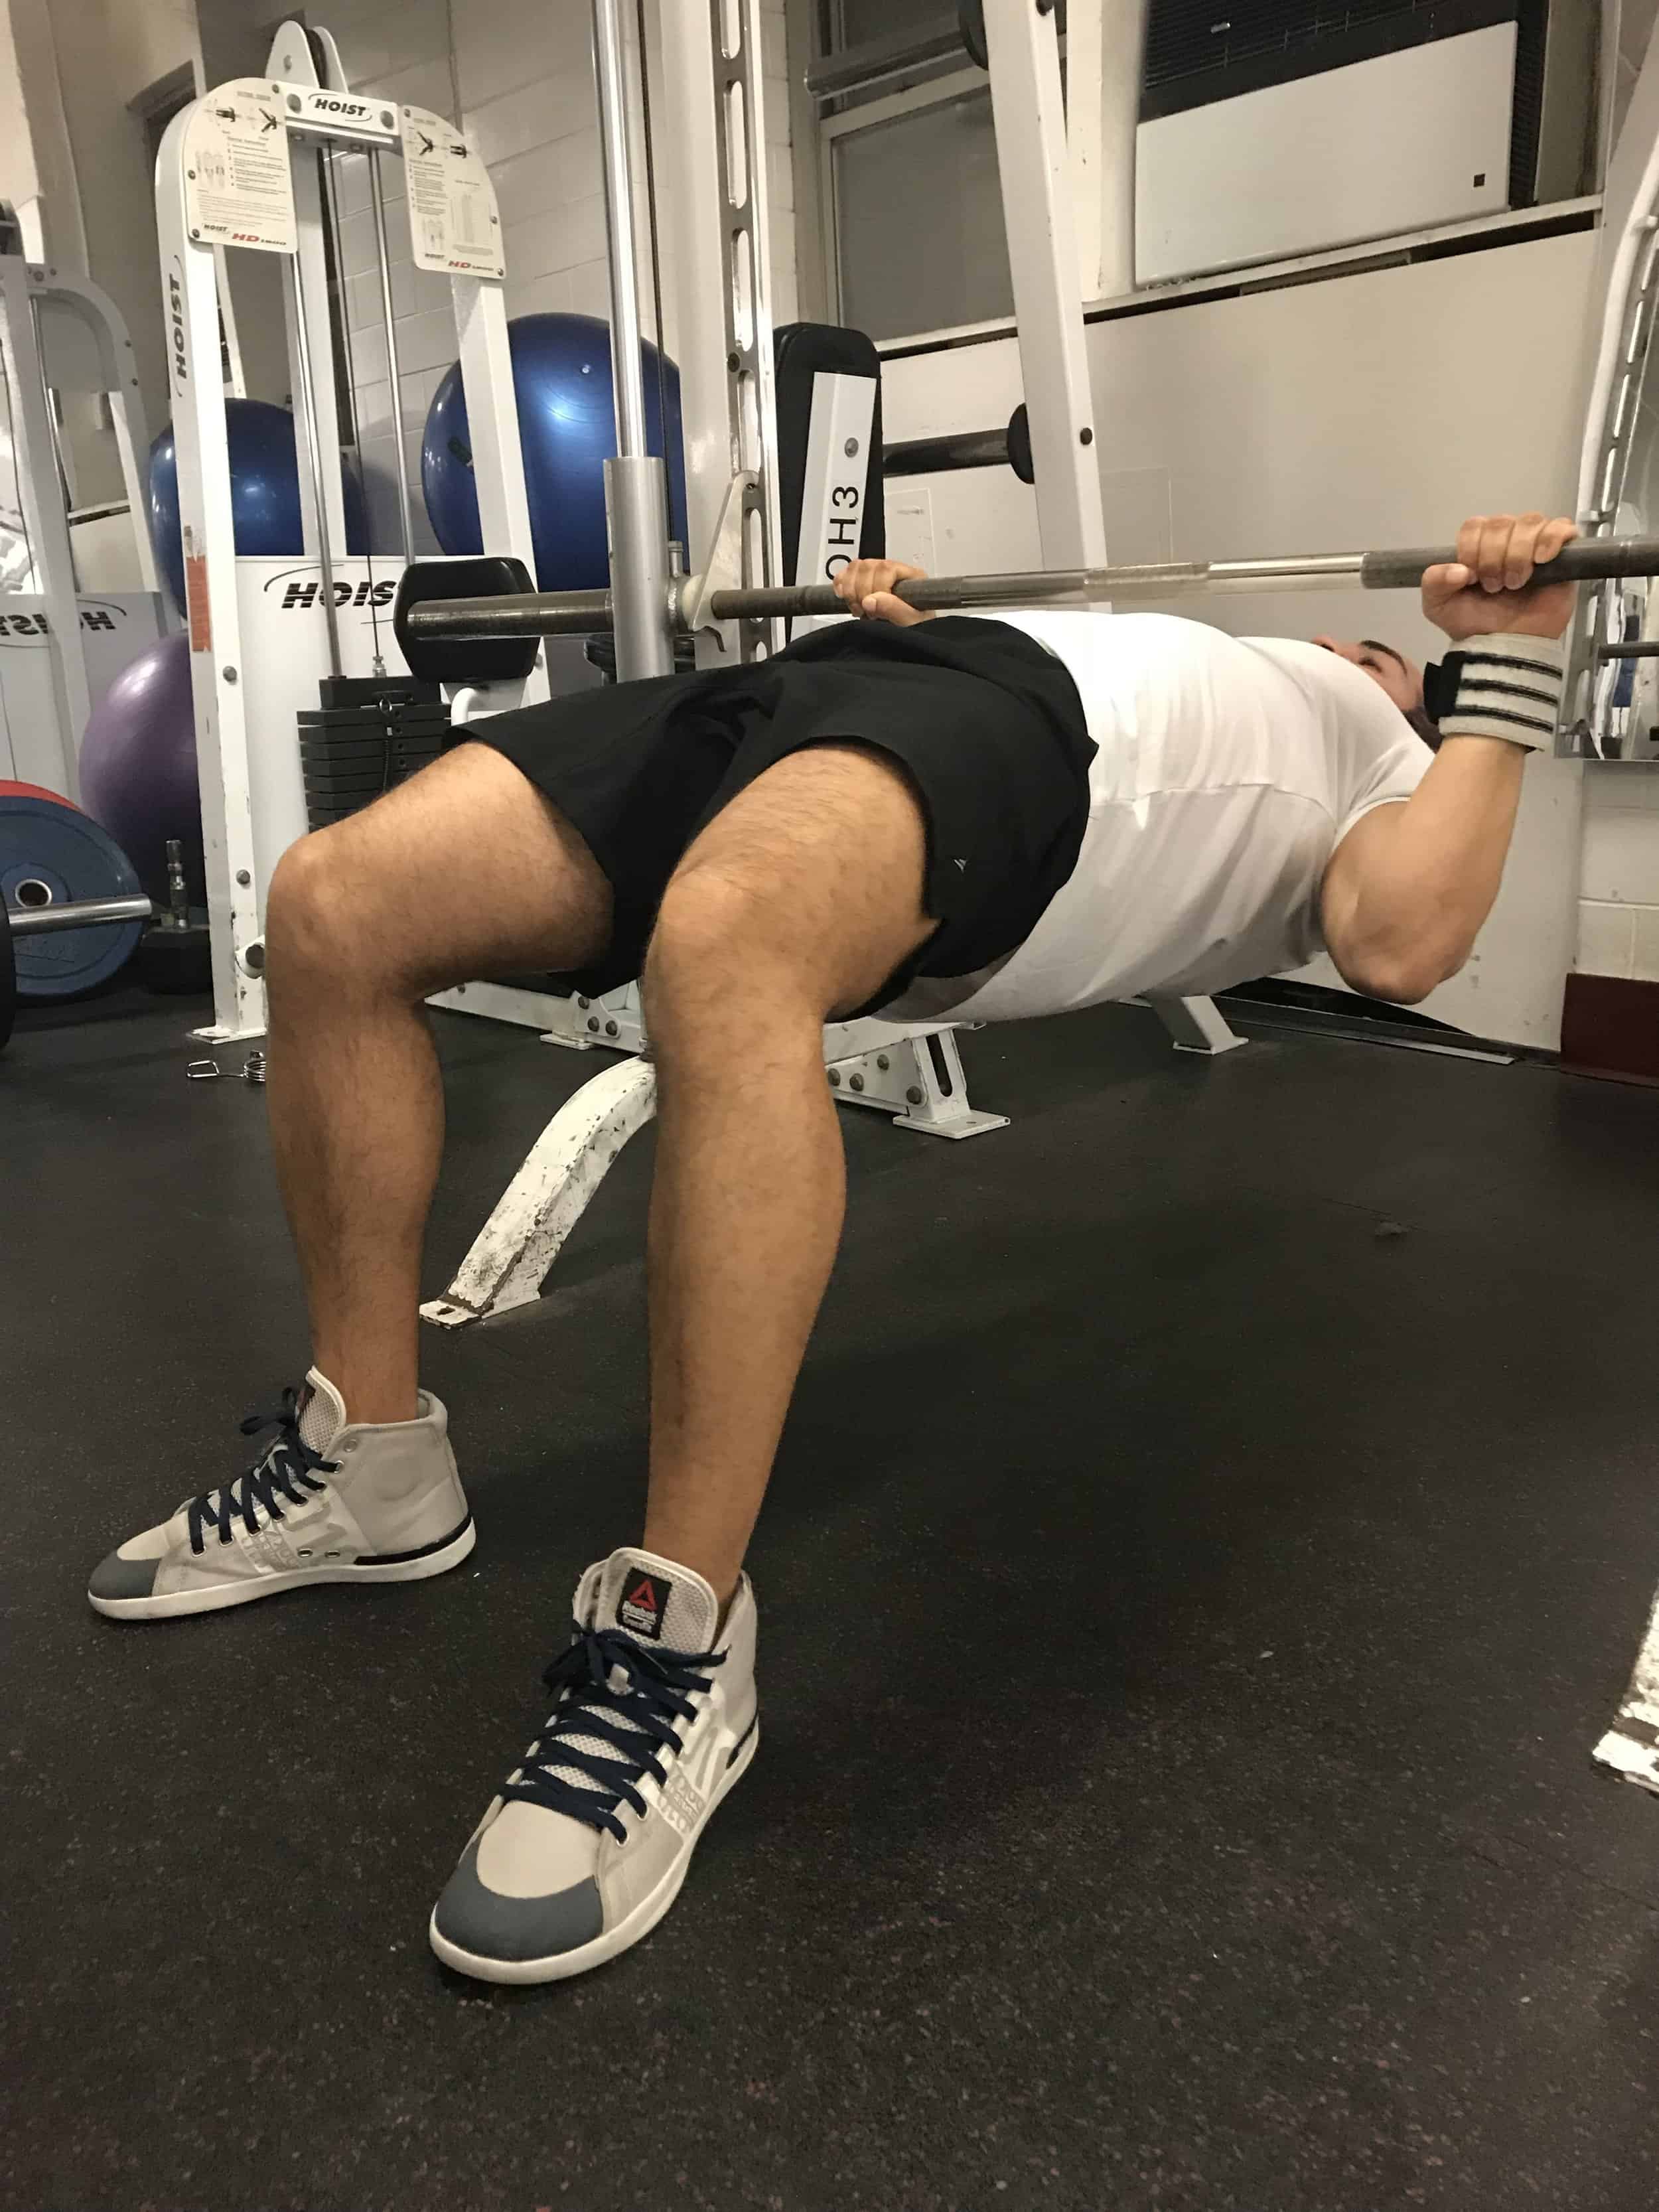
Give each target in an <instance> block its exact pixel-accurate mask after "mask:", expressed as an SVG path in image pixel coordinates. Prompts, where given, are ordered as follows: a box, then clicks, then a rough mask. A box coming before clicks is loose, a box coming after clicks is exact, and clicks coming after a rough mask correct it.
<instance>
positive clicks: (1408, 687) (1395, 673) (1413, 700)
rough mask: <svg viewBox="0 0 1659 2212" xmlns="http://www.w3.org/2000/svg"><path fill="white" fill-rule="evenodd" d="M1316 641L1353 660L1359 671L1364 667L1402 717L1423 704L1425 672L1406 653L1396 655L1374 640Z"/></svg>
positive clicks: (1324, 639)
mask: <svg viewBox="0 0 1659 2212" xmlns="http://www.w3.org/2000/svg"><path fill="white" fill-rule="evenodd" d="M1314 643H1315V644H1316V645H1322V646H1323V647H1324V648H1325V650H1326V652H1327V653H1337V654H1340V657H1341V658H1342V659H1344V660H1351V661H1352V663H1353V665H1354V666H1355V667H1356V668H1363V669H1364V671H1365V673H1366V675H1367V676H1369V677H1370V678H1371V680H1372V682H1373V683H1375V684H1378V685H1380V686H1381V688H1382V689H1383V690H1384V691H1386V692H1387V693H1388V695H1389V698H1390V699H1392V700H1393V701H1394V703H1395V706H1396V707H1398V708H1399V709H1400V711H1401V714H1414V713H1415V712H1416V710H1417V709H1418V708H1419V707H1420V706H1421V705H1422V704H1423V671H1422V670H1421V669H1420V668H1419V666H1418V665H1417V663H1416V662H1415V661H1414V660H1407V658H1406V656H1405V654H1404V653H1396V652H1395V649H1394V647H1392V646H1391V645H1379V644H1378V643H1377V641H1376V639H1375V638H1374V637H1362V638H1359V639H1358V640H1354V639H1347V638H1340V637H1316V638H1315V640H1314Z"/></svg>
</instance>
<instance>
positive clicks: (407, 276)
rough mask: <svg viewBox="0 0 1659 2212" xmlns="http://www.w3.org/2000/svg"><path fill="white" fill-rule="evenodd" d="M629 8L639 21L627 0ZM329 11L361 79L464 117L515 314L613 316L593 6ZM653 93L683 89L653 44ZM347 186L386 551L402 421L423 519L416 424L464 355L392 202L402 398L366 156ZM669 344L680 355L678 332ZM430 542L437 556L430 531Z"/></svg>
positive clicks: (346, 235)
mask: <svg viewBox="0 0 1659 2212" xmlns="http://www.w3.org/2000/svg"><path fill="white" fill-rule="evenodd" d="M659 4H668V5H674V6H679V5H688V4H701V0H653V4H652V7H651V8H650V9H649V10H648V11H647V21H648V23H650V24H651V25H652V26H653V27H654V24H655V21H656V9H657V6H658V5H659ZM763 8H764V11H765V13H764V25H763V35H764V44H765V63H766V77H767V84H766V91H767V94H768V95H769V97H768V101H767V138H768V163H769V180H770V184H771V189H772V210H773V216H774V222H773V234H772V239H773V288H774V289H773V313H774V316H775V319H776V320H777V321H779V322H788V321H791V320H793V318H794V316H795V313H796V312H797V310H796V290H795V246H794V215H793V205H794V201H793V173H792V171H791V167H790V161H789V100H788V87H787V70H786V63H785V52H784V16H783V0H763ZM633 16H634V10H633V9H632V7H631V5H630V6H627V7H625V8H624V9H623V17H624V21H625V22H626V23H628V24H629V26H631V24H632V21H633ZM325 21H327V23H328V26H329V27H330V28H331V30H332V31H333V32H334V34H335V36H336V38H337V40H338V42H339V46H340V54H341V59H342V61H343V64H344V65H345V68H346V70H347V73H348V75H349V76H350V78H351V81H352V83H353V85H354V86H355V87H356V88H358V89H360V90H363V91H368V92H373V93H374V94H379V95H380V96H381V97H383V98H386V99H391V100H407V101H410V102H413V103H415V104H416V105H417V106H422V107H429V108H432V109H434V110H435V112H437V113H439V114H441V115H447V116H449V117H451V118H455V117H457V116H458V115H459V119H460V120H461V121H462V123H463V124H464V125H465V128H466V129H467V130H469V131H471V132H472V133H473V134H474V135H475V137H476V138H477V143H478V147H479V150H480V151H481V152H482V154H483V157H484V161H485V162H486V164H487V165H488V167H489V173H490V176H491V179H492V180H493V181H494V184H495V192H496V197H497V199H498V201H499V203H500V207H501V224H502V233H503V240H504V244H505V247H506V253H507V313H508V315H509V316H513V315H525V314H537V313H549V312H558V313H576V314H586V315H599V316H607V315H608V313H609V300H610V288H609V282H608V278H607V276H606V271H605V202H604V179H603V175H602V173H601V169H600V163H599V127H598V112H597V105H596V96H595V93H594V87H593V71H592V51H591V46H590V21H591V18H590V15H589V10H588V8H587V6H586V0H465V5H462V4H459V0H455V4H453V5H450V4H447V0H393V4H390V5H388V4H386V0H331V5H330V6H329V8H328V9H327V12H326V15H325ZM452 27H453V31H452ZM452 35H453V44H452ZM653 46H654V37H653ZM651 95H652V100H653V106H656V105H659V104H660V103H662V102H664V101H666V100H671V99H675V98H679V97H684V93H683V89H682V88H678V87H665V85H664V84H663V83H662V82H661V76H660V70H659V67H658V66H657V62H656V57H655V54H654V52H653V57H652V80H651ZM635 154H636V163H635V167H636V171H637V173H638V175H639V177H640V178H641V180H642V179H643V176H644V166H643V149H642V145H641V143H638V141H637V140H636V146H635ZM386 179H387V183H388V185H389V186H390V187H392V188H393V189H395V190H397V191H398V192H399V194H400V193H401V181H400V179H399V176H398V164H397V163H395V162H392V163H389V164H387V165H386ZM340 187H341V192H342V205H343V212H344V216H345V220H344V222H343V254H344V259H345V266H346V270H347V272H348V276H349V283H350V295H351V322H352V326H353V335H352V346H353V352H354V356H355V358H356V370H357V374H356V382H357V386H358V389H359V420H360V425H361V428H362V433H363V450H364V465H365V470H366V472H367V474H368V479H369V486H370V495H371V501H372V503H373V508H374V522H375V532H376V539H375V542H376V544H378V545H382V546H385V547H387V548H389V547H391V546H392V544H394V542H395V538H396V531H395V527H394V526H393V524H392V512H393V509H392V494H391V485H392V475H391V471H392V467H393V465H394V462H395V456H396V450H397V449H396V447H395V446H394V445H393V443H392V440H393V436H394V423H395V424H396V426H397V428H398V431H399V432H400V434H401V436H402V439H403V441H404V455H405V462H404V465H405V466H406V467H407V468H408V469H409V471H410V482H411V483H414V484H415V485H416V487H417V494H416V501H415V505H416V521H417V525H422V524H423V510H422V508H421V505H420V501H419V496H418V484H419V477H420V440H421V430H422V425H423V424H424V422H425V420H426V410H427V408H428V404H430V402H431V398H432V395H433V393H434V392H435V391H436V389H437V387H438V385H439V383H440V381H441V379H442V377H443V374H444V372H445V370H446V369H447V368H448V366H449V364H450V362H452V361H453V359H454V356H455V344H454V325H453V316H452V314H451V312H450V307H449V288H448V285H447V282H446V281H445V280H444V279H443V278H441V277H439V276H430V275H428V274H427V273H425V272H423V271H421V270H416V269H415V268H414V267H413V265H412V264H411V263H410V258H409V238H408V228H407V216H406V215H405V214H404V208H403V204H402V202H401V197H399V198H398V202H397V203H396V204H394V205H393V206H392V210H391V223H392V239H393V245H394V252H396V253H397V255H398V258H397V261H396V264H395V266H394V269H393V272H392V289H393V297H394V303H395V306H396V309H397V341H398V368H399V372H400V378H399V380H400V387H401V388H400V390H399V392H398V395H397V399H396V404H395V406H394V403H393V397H392V392H391V390H390V387H389V384H388V381H387V377H386V349H385V343H384V340H383V337H382V336H381V320H380V299H379V291H378V278H377V277H376V276H374V273H373V271H374V238H373V224H372V218H371V217H370V216H369V214H368V198H367V191H368V185H367V177H366V165H365V164H364V163H363V161H362V160H361V159H355V160H350V161H343V162H342V163H341V165H340ZM641 276H642V279H643V283H642V301H641V323H642V327H643V328H644V329H645V330H646V331H647V334H648V333H649V332H650V331H651V329H652V309H651V299H650V283H649V273H648V265H647V269H646V270H642V271H641ZM667 339H668V350H669V352H670V354H672V353H673V351H674V346H675V334H674V331H673V330H672V329H671V328H670V330H669V331H668V332H667ZM422 550H435V544H434V541H432V540H431V539H430V538H429V536H428V537H427V538H425V539H424V541H423V549H422Z"/></svg>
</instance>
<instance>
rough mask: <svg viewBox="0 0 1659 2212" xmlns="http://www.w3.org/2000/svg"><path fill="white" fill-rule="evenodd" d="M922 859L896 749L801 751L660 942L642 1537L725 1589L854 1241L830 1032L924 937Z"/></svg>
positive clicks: (703, 853) (670, 915) (733, 830)
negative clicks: (827, 1061)
mask: <svg viewBox="0 0 1659 2212" xmlns="http://www.w3.org/2000/svg"><path fill="white" fill-rule="evenodd" d="M926 861H927V833H926V827H925V823H924V820H923V817H922V813H921V805H920V803H919V801H918V799H917V798H916V795H915V791H914V790H913V788H912V786H911V784H910V781H909V779H908V776H907V775H906V774H905V773H904V771H903V770H902V769H901V768H899V767H898V766H897V765H896V763H893V762H892V761H891V760H890V759H889V758H887V757H885V756H884V755H882V754H879V753H877V752H874V751H872V750H866V749H865V748H863V747H860V746H856V745H851V744H849V745H845V746H842V745H835V746H818V747H815V748H813V749H812V750H809V751H805V752H800V753H794V754H791V755H790V756H789V757H787V758H786V759H784V760H783V761H781V762H780V763H778V764H777V766H776V767H775V768H773V769H769V770H768V771H767V773H766V774H765V775H763V776H761V777H759V778H758V779H757V781H755V782H754V783H753V784H751V785H750V787H748V789H747V790H746V791H744V793H742V794H741V795H740V796H739V797H738V799H736V800H734V801H733V802H732V805H730V806H728V807H727V808H726V809H725V810H724V811H722V812H721V813H720V814H719V815H718V816H716V817H715V818H714V821H713V822H712V823H710V824H709V826H708V829H706V830H705V831H704V832H703V834H702V836H701V837H699V838H698V840H697V841H696V844H695V845H693V846H692V848H690V851H689V852H688V854H686V857H685V859H684V861H683V862H682V864H681V866H680V868H679V871H678V873H677V875H676V876H675V878H674V880H673V882H672V883H671V885H670V886H669V889H668V892H667V895H666V896H665V899H664V902H663V906H662V911H661V914H660V916H659V921H658V925H657V931H656V934H655V936H654V938H653V942H652V947H651V953H650V957H649V959H648V961H647V967H646V977H645V985H646V1018H647V1028H648V1030H649V1032H650V1036H651V1042H652V1050H653V1054H655V1057H656V1060H657V1062H658V1066H659V1106H658V1120H659V1136H658V1146H657V1172H656V1183H655V1188H654V1190H653V1196H652V1202H651V1231H650V1274H651V1284H650V1297H651V1423H652V1435H651V1489H650V1499H649V1505H648V1510H647V1524H646V1534H645V1541H646V1545H647V1548H648V1549H649V1550H651V1551H653V1552H657V1553H661V1554H662V1555H663V1556H664V1557H665V1558H667V1559H676V1560H678V1561H679V1562H681V1563H682V1564H683V1565H686V1566H690V1567H693V1568H695V1569H696V1571H698V1572H699V1573H701V1574H702V1576H703V1577H705V1579H706V1580H707V1581H708V1582H709V1583H710V1584H711V1585H712V1586H713V1588H714V1590H715V1591H716V1593H717V1594H718V1595H719V1596H720V1599H721V1600H722V1601H726V1600H727V1599H729V1597H730V1595H731V1594H732V1590H733V1589H734V1588H735V1587H736V1584H737V1579H738V1572H739V1570H740V1569H741V1566H742V1564H743V1555H744V1550H745V1549H746V1548H747V1546H748V1542H749V1536H750V1530H751V1529H752V1528H753V1526H754V1522H755V1516H756V1515H757V1513H758V1512H759V1510H760V1504H761V1499H762V1497H763V1494H764V1492H765V1488H766V1482H767V1478H768V1476H769V1474H770V1472H771V1467H772V1460H773V1455H774V1454H775V1451H776V1449H777V1443H778V1437H779V1434H780V1432H781V1429H782V1426H783V1419H784V1415H785V1413H786V1412H787V1407H788V1404H789V1399H790V1395H791V1393H792V1392H793V1389H794V1384H795V1377H796V1375H797V1372H798V1371H799V1366H800V1362H801V1358H802V1355H803V1354H804V1352H805V1348H806V1340H807V1337H808V1335H809V1334H810V1332H811V1327H812V1322H813V1320H814V1318H815V1316H816V1315H817V1309H818V1304H819V1301H820V1299H821V1298H822V1297H823V1289H824V1285H825V1284H826V1283H827V1281H828V1280H829V1269H830V1267H831V1264H832V1263H833V1261H834V1259H835V1253H836V1243H837V1242H838V1241H839V1238H840V1235H841V1225H842V1212H843V1209H844V1205H845V1198H846V1176H845V1164H844V1161H843V1158H842V1146H841V1133H840V1131H839V1130H838V1129H837V1127H836V1109H835V1106H834V1104H833V1103H832V1102H831V1099H830V1095H829V1086H828V1085H827V1084H826V1082H825V1080H824V1073H823V1042H822V1035H821V1032H822V1030H823V1023H824V1021H825V1020H826V1018H829V1016H830V1015H832V1014H833V1013H835V1012H846V1011H848V1010H849V1009H850V1008H852V1007H854V1006H858V1005H860V1004H861V1003H862V1002H863V1001H865V1000H867V999H868V998H869V997H870V996H871V995H872V994H873V993H875V992H876V991H878V990H879V988H880V987H881V986H882V984H883V983H884V981H885V980H886V978H887V977H888V976H889V975H890V974H891V973H892V972H893V970H894V969H896V967H897V966H898V965H899V964H900V963H901V962H902V961H903V960H904V959H905V958H907V957H908V955H909V954H910V953H911V952H913V951H915V948H916V947H917V946H918V945H921V944H922V943H924V942H925V941H926V939H927V938H928V936H929V935H930V934H931V933H932V932H933V927H934V925H933V921H931V920H929V918H928V917H927V915H926V914H925V912H924V911H923V908H922V903H921V901H922V890H923V884H924V880H925V871H926ZM734 1038H737V1039H741V1040H742V1048H741V1051H740V1052H739V1051H734V1050H733V1049H732V1040H733V1039H734Z"/></svg>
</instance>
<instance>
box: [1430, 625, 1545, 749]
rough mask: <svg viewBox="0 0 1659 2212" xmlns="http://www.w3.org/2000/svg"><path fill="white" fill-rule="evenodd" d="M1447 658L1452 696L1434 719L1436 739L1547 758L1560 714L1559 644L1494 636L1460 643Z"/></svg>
mask: <svg viewBox="0 0 1659 2212" xmlns="http://www.w3.org/2000/svg"><path fill="white" fill-rule="evenodd" d="M1453 652H1454V653H1455V654H1456V657H1457V659H1458V662H1459V666H1458V671H1457V696H1456V698H1455V700H1454V701H1453V702H1452V704H1451V706H1450V708H1449V709H1448V711H1447V712H1446V713H1445V714H1443V715H1442V716H1441V717H1440V734H1441V736H1442V737H1443V738H1504V741H1505V742H1506V743H1507V744H1512V745H1521V746H1522V747H1524V748H1525V750H1527V751H1528V752H1547V751H1548V750H1549V749H1550V747H1551V746H1552V745H1553V744H1554V742H1555V726H1556V722H1557V720H1558V719H1559V714H1560V712H1561V686H1562V682H1563V677H1564V671H1565V667H1566V660H1567V648H1566V646H1565V642H1564V641H1562V640H1561V639H1560V638H1557V637H1517V636H1516V635H1512V634H1510V633H1509V632H1507V631H1499V632H1498V633H1497V634H1496V635H1492V636H1489V637H1466V638H1464V639H1462V641H1460V642H1459V643H1458V644H1457V645H1456V646H1455V647H1453ZM1447 657H1448V659H1449V658H1450V657H1451V656H1450V655H1448V656H1447Z"/></svg>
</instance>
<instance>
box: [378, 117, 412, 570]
mask: <svg viewBox="0 0 1659 2212" xmlns="http://www.w3.org/2000/svg"><path fill="white" fill-rule="evenodd" d="M368 204H369V205H370V207H371V208H372V209H373V210H374V258H375V259H376V261H377V262H378V263H379V264H380V327H381V328H382V330H384V331H385V332H386V376H387V379H388V381H389V385H390V389H391V394H392V433H393V436H394V438H395V441H396V443H395V447H394V453H395V460H394V464H393V465H394V466H395V468H396V470H397V472H398V532H399V534H400V536H401V538H402V541H403V555H404V567H405V568H407V567H408V566H409V563H410V562H411V561H412V560H413V559H414V558H415V520H414V513H413V510H412V509H411V507H410V500H409V456H408V455H407V453H405V452H404V416H403V388H404V386H403V377H402V375H401V374H400V373H399V369H398V313H397V309H396V307H395V306H394V305H393V302H392V249H391V246H390V245H389V243H388V242H387V239H386V203H385V201H384V199H383V198H382V197H381V196H380V148H379V147H378V146H371V147H370V148H369V149H368Z"/></svg>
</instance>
